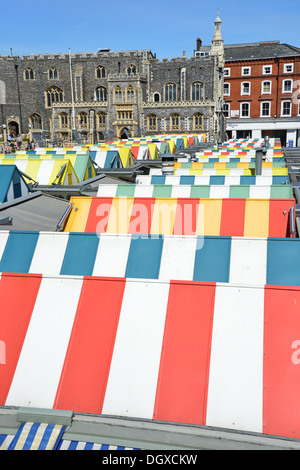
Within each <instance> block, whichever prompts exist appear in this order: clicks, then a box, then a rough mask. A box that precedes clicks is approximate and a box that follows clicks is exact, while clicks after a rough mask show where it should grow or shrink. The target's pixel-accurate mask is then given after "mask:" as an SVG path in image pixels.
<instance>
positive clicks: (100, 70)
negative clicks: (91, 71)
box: [95, 65, 106, 78]
mask: <svg viewBox="0 0 300 470" xmlns="http://www.w3.org/2000/svg"><path fill="white" fill-rule="evenodd" d="M95 75H96V78H106V68H105V67H102V65H99V66H98V67H97V68H96V70H95Z"/></svg>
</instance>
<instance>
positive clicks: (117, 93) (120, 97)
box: [114, 85, 123, 102]
mask: <svg viewBox="0 0 300 470" xmlns="http://www.w3.org/2000/svg"><path fill="white" fill-rule="evenodd" d="M114 98H115V101H119V102H120V101H123V92H122V88H121V87H120V86H119V85H117V86H116V87H115V89H114Z"/></svg>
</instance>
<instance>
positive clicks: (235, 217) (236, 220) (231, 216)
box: [220, 198, 246, 237]
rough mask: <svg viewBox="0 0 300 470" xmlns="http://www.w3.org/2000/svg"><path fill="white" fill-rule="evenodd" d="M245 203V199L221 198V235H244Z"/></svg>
mask: <svg viewBox="0 0 300 470" xmlns="http://www.w3.org/2000/svg"><path fill="white" fill-rule="evenodd" d="M245 204H246V200H245V199H233V198H232V199H223V203H222V216H221V228H220V236H221V237H222V236H223V237H226V236H232V237H242V236H243V235H244V225H245Z"/></svg>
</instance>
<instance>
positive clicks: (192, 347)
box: [153, 281, 215, 425]
mask: <svg viewBox="0 0 300 470" xmlns="http://www.w3.org/2000/svg"><path fill="white" fill-rule="evenodd" d="M214 299H215V285H214V284H207V283H201V282H199V283H198V282H197V283H193V284H191V283H188V282H176V281H173V282H171V285H170V293H169V300H168V308H167V316H166V324H165V332H164V339H163V347H162V355H161V362H160V369H159V376H158V386H157V392H156V401H155V407H154V416H153V418H154V419H157V420H165V421H173V422H182V423H192V424H199V425H204V424H205V419H206V400H207V387H208V373H209V361H210V346H211V334H212V324H213V312H214Z"/></svg>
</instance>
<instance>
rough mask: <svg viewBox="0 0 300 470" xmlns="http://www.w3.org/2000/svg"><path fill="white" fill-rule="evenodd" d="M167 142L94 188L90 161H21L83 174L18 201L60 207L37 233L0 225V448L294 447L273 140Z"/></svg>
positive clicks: (294, 301)
mask: <svg viewBox="0 0 300 470" xmlns="http://www.w3.org/2000/svg"><path fill="white" fill-rule="evenodd" d="M183 137H184V138H183ZM177 138H178V137H176V139H177ZM180 138H181V139H182V142H183V144H181V143H180V144H179V143H178V145H180V148H177V147H176V143H177V140H176V139H174V137H173V138H172V137H170V141H171V140H172V141H173V143H174V144H175V147H176V150H175V151H174V152H170V151H169V150H170V146H169V150H168V152H167V153H162V154H160V153H158V154H157V155H158V156H157V158H155V159H154V160H155V162H154V164H153V161H152V159H151V158H149V159H145V160H144V159H141V160H143V162H142V164H140V163H139V162H138V160H139V159H138V158H133V162H132V164H131V165H129V166H127V167H126V166H124V165H123V163H122V159H121V164H122V166H121V167H115V168H114V167H112V166H111V163H112V160H110V164H109V165H110V166H109V168H106V169H105V168H104V167H101V168H100V169H99V167H97V165H98V164H97V165H95V166H93V165H91V166H90V168H91V169H94V170H95V176H93V173H92V174H91V173H90V174H89V166H88V165H89V162H95V161H96V159H97V158H98V156H99V155H100V153H101V152H102V151H103V150H102V149H100V150H98V149H96V150H95V149H91V148H90V149H89V154H88V156H89V159H87V160H84V159H85V157H86V152H85V151H84V152H83V153H82V154H78V155H76V156H75V157H74V156H73V154H72V153H68V154H67V153H65V154H64V155H65V158H64V159H61V154H62V151H65V152H70V149H57V150H56V151H57V152H58V153H57V154H54V153H51V154H50V153H46V152H49V151H50V150H46V149H43V153H39V152H37V153H36V154H35V158H36V161H46V162H47V163H48V162H52V161H56V160H55V158H54V155H57V156H59V158H58V159H57V161H65V162H66V161H69V160H68V159H69V157H68V155H71V157H72V158H73V160H72V161H71V158H70V162H71V164H72V168H73V169H74V171H75V174H78V173H76V168H77V167H80V165H79V162H80V163H82V164H83V161H85V162H87V163H84V165H83V168H81V167H80V168H81V173H80V174H81V175H84V176H83V178H86V177H87V179H86V180H84V179H83V180H79V182H78V183H77V184H74V181H72V184H70V185H69V187H68V188H67V189H66V188H65V189H66V192H64V186H65V185H64V183H65V181H67V182H68V178H67V180H65V179H63V178H62V179H61V180H60V182H61V184H60V185H59V184H56V183H55V185H52V184H51V183H50V184H48V186H47V185H46V186H44V187H43V186H40V188H39V185H37V186H35V187H33V186H34V185H33V186H32V185H30V186H29V187H30V188H31V190H32V193H31V194H29V196H25V197H20V198H19V201H20V204H18V206H21V205H22V201H25V199H26V197H29V198H31V202H32V201H33V200H35V199H37V198H38V197H40V196H41V195H42V196H43V197H45V198H50V200H51V201H58V202H59V203H61V204H62V206H61V212H60V215H58V213H57V216H56V215H55V213H54V212H53V213H52V217H51V224H52V225H50V228H48V229H45V228H38V223H39V221H40V219H38V220H37V219H34V217H33V216H32V217H33V219H32V225H33V226H34V230H32V229H31V230H30V229H27V226H26V227H25V225H24V227H25V228H23V229H19V230H17V231H16V230H14V221H13V220H12V222H11V223H12V226H11V227H10V228H8V227H6V226H5V224H4V223H3V224H2V225H0V229H1V228H2V230H1V231H0V273H1V278H0V304H1V309H0V335H1V336H0V448H1V449H24V448H26V449H46V448H47V449H55V450H56V449H57V450H64V449H99V450H100V449H102V450H107V449H109V450H110V449H114V450H115V449H116V450H124V449H127V450H129V449H131V450H134V449H138V450H145V451H149V450H151V449H156V450H157V449H165V450H166V449H177V450H178V449H180V450H182V449H185V450H198V449H228V448H243V449H245V448H247V449H298V448H300V442H299V439H300V425H299V423H300V419H299V418H300V407H299V400H298V395H299V372H298V367H299V366H298V364H299V361H298V356H299V346H298V343H299V342H297V334H296V332H297V331H298V330H299V326H300V324H299V314H298V302H299V301H300V297H299V296H300V290H299V286H300V275H299V269H298V265H299V256H300V245H299V238H298V237H297V231H296V230H295V218H296V200H295V197H294V193H293V186H292V185H291V183H290V181H289V172H288V168H287V165H286V164H285V157H284V153H283V149H282V148H281V144H280V141H279V140H277V139H270V140H269V141H268V142H267V143H266V142H265V141H263V140H251V141H245V140H236V141H229V142H226V143H223V145H222V147H221V146H220V147H219V148H210V147H209V144H206V145H205V142H200V139H199V140H197V142H196V139H195V136H182V137H180ZM157 140H158V141H159V140H160V138H159V136H158V137H157ZM167 140H168V136H161V141H167ZM185 143H186V144H185ZM127 144H128V145H129V147H127V148H129V149H132V145H131V144H132V142H120V148H121V149H124V148H126V145H127ZM114 145H115V143H114ZM149 145H153V142H152V141H151V143H150V144H149ZM181 145H183V146H182V147H181ZM185 145H186V146H185ZM147 148H148V151H149V154H151V152H150V148H149V146H148V147H147ZM156 148H157V149H158V147H156ZM84 150H86V149H84ZM53 151H54V150H53ZM76 151H78V152H80V151H81V152H82V151H83V150H82V149H76V148H74V149H72V150H71V152H74V153H75V154H76ZM93 151H95V152H96V154H92V153H91V152H93ZM105 151H106V150H105ZM111 151H112V149H110V150H107V152H111ZM262 151H263V159H262V160H263V161H262V164H261V167H260V168H259V166H258V165H257V162H256V159H257V158H258V154H260V155H261V152H262ZM130 152H131V153H132V154H134V153H133V152H132V151H131V150H130ZM157 152H159V150H157ZM228 154H229V155H228ZM23 155H27V154H23ZM23 155H16V160H15V162H16V166H18V160H20V161H23V160H25V159H26V158H24V157H23ZM119 155H120V153H119ZM135 155H136V154H135ZM39 156H40V157H39ZM20 157H22V158H20ZM6 158H7V157H5V159H6ZM99 158H100V157H99ZM106 158H107V155H106V157H105V159H106ZM165 158H166V160H164V159H165ZM7 159H8V158H7ZM29 159H30V158H29ZM77 159H79V162H78V165H77ZM81 159H82V160H81ZM211 159H213V161H212V160H211ZM2 160H3V159H2ZM8 160H9V159H8ZM32 160H33V159H32ZM99 161H100V159H99V160H98V162H99ZM102 161H104V160H102ZM105 161H106V160H105ZM166 161H167V162H168V163H167V164H165V162H166ZM229 163H232V165H231V166H228V164H229ZM206 164H209V166H205V165H206ZM239 164H242V166H238V165H239ZM76 165H77V166H76ZM2 166H3V167H4V166H5V165H2V164H1V165H0V170H1V167H2ZM8 166H9V165H8ZM8 166H7V167H8ZM28 168H29V167H26V171H27V170H28ZM21 171H22V170H21ZM55 171H57V170H55ZM55 171H54V173H55ZM187 171H188V173H187ZM203 172H205V173H203ZM216 172H218V173H216ZM54 173H52V175H54ZM0 174H1V173H0ZM24 174H25V175H26V176H24ZM37 174H38V173H37ZM21 175H23V177H24V180H25V182H26V180H27V181H28V180H29V178H28V177H30V178H32V179H34V181H35V182H38V181H39V178H38V177H36V178H34V176H33V175H31V174H27V173H26V172H25V171H22V173H21ZM228 178H229V179H228ZM244 178H246V179H244ZM45 181H46V180H45ZM48 181H51V178H50V179H48ZM70 182H71V179H70ZM66 186H68V184H67V183H66ZM77 186H78V187H79V188H77V189H76V187H77ZM51 187H52V188H53V189H55V191H56V193H55V194H56V195H59V196H60V197H59V198H58V197H56V196H55V197H54V196H53V194H54V193H53V192H52V193H51V191H50V189H51ZM91 188H92V189H91ZM59 190H60V192H59ZM68 191H69V192H68ZM72 191H73V193H72ZM89 191H92V192H89ZM50 194H51V195H50ZM7 204H8V203H4V204H3V205H4V206H5V205H6V211H8V212H6V215H8V214H9V210H10V209H9V207H8V206H7ZM44 207H46V206H44ZM12 209H13V206H11V210H12ZM44 212H45V216H46V211H44ZM39 216H40V218H41V216H42V214H39ZM0 217H1V207H0ZM55 217H56V219H55ZM16 218H17V214H16ZM12 219H13V216H12ZM0 220H1V219H0ZM17 220H18V223H19V224H20V219H17ZM33 220H36V221H35V222H33ZM53 220H55V229H52V228H51V227H52V226H53ZM19 226H20V225H19Z"/></svg>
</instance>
